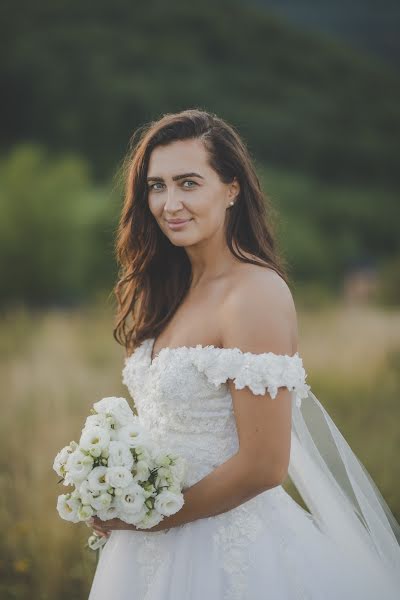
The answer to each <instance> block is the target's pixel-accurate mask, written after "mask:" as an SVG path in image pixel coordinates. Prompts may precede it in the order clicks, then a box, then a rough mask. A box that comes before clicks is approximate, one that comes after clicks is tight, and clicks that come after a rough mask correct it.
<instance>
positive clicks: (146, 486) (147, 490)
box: [141, 481, 157, 498]
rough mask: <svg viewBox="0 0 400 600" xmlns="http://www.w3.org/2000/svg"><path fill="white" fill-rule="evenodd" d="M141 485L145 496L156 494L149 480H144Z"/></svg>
mask: <svg viewBox="0 0 400 600" xmlns="http://www.w3.org/2000/svg"><path fill="white" fill-rule="evenodd" d="M141 487H143V491H144V494H145V496H146V498H150V496H156V494H157V490H156V488H155V487H154V485H153V484H152V483H150V481H146V482H144V483H142V486H141Z"/></svg>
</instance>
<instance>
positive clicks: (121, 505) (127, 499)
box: [115, 483, 146, 514]
mask: <svg viewBox="0 0 400 600" xmlns="http://www.w3.org/2000/svg"><path fill="white" fill-rule="evenodd" d="M145 500H146V496H145V493H144V490H143V488H142V487H141V486H140V485H139V484H137V483H131V484H130V485H129V486H128V487H126V488H124V490H123V494H122V495H121V496H118V498H117V499H116V501H115V504H116V506H117V507H118V509H119V510H120V511H121V513H129V514H132V513H137V512H139V510H141V509H142V507H143V505H144V503H145Z"/></svg>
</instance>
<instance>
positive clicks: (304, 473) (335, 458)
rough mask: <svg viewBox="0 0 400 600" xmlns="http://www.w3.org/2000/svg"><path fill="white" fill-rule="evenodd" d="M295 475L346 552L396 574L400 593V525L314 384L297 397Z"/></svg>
mask: <svg viewBox="0 0 400 600" xmlns="http://www.w3.org/2000/svg"><path fill="white" fill-rule="evenodd" d="M289 476H290V478H291V480H292V482H293V483H294V485H295V486H296V488H297V490H298V492H299V494H300V495H301V497H302V498H303V500H304V502H305V504H306V505H307V507H308V509H309V510H310V512H311V514H312V515H313V517H314V519H315V521H316V523H317V524H318V526H319V528H320V529H321V530H322V531H324V532H325V533H327V534H328V535H329V536H330V537H331V539H333V540H334V541H335V542H336V543H337V544H338V546H340V548H341V550H342V551H343V553H344V554H349V555H350V556H353V557H354V556H355V555H357V556H358V557H359V559H360V563H362V564H363V565H365V566H366V567H367V566H368V565H369V567H370V569H371V570H372V571H373V570H377V575H378V576H379V572H378V571H380V570H382V574H383V575H384V574H385V573H386V574H390V575H391V576H392V577H393V582H394V584H395V585H397V586H398V587H397V589H398V590H399V597H400V545H399V544H400V526H399V524H398V522H397V521H396V519H395V517H394V515H393V513H392V512H391V510H390V508H389V506H388V505H387V503H386V501H385V499H384V498H383V496H382V495H381V493H380V491H379V490H378V488H377V486H376V485H375V483H374V481H373V479H372V478H371V476H370V475H369V473H368V472H367V470H366V468H365V467H364V465H363V464H362V463H361V462H360V460H359V459H358V458H357V456H356V455H355V453H354V452H353V451H352V449H351V448H350V446H349V444H348V443H347V441H346V440H345V438H344V437H343V435H342V434H341V432H340V431H339V429H338V428H337V426H336V425H335V423H334V422H333V420H332V419H331V417H330V416H329V414H328V412H327V411H326V410H325V408H324V407H323V406H322V404H321V403H320V402H319V400H318V398H317V397H316V396H315V395H314V393H313V392H312V391H311V389H309V390H308V392H307V395H306V396H305V397H303V398H302V400H301V402H300V403H299V402H297V403H293V411H292V436H291V455H290V464H289ZM377 558H378V560H377ZM381 568H382V569H381ZM384 576H385V575H384ZM386 576H387V575H386Z"/></svg>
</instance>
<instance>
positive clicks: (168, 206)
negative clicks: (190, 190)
mask: <svg viewBox="0 0 400 600" xmlns="http://www.w3.org/2000/svg"><path fill="white" fill-rule="evenodd" d="M180 208H182V202H181V200H179V191H176V190H174V189H172V188H171V189H169V190H168V194H167V199H166V201H165V204H164V212H165V211H168V212H171V213H173V212H174V211H177V210H179V209H180Z"/></svg>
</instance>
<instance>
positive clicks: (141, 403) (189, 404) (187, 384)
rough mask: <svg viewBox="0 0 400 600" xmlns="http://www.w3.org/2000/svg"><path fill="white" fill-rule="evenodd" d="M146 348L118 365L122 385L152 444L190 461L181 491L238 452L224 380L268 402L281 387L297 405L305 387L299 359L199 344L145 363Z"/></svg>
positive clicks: (149, 341) (169, 350)
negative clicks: (152, 438) (184, 486)
mask: <svg viewBox="0 0 400 600" xmlns="http://www.w3.org/2000/svg"><path fill="white" fill-rule="evenodd" d="M153 345H154V338H148V339H146V340H144V342H142V344H141V345H140V346H138V347H137V348H136V350H135V351H134V352H133V354H132V355H131V356H129V357H128V358H126V359H125V364H124V368H123V371H122V374H123V379H122V380H123V383H124V384H125V385H126V386H127V387H128V389H129V392H130V394H131V395H132V398H133V400H134V403H135V407H136V409H137V412H138V415H139V418H140V420H141V421H142V423H143V425H144V426H145V427H147V428H148V429H149V431H150V432H151V433H152V435H153V436H154V438H155V439H156V441H159V443H160V444H162V445H163V446H165V445H166V446H167V447H169V448H171V450H173V451H175V452H179V453H180V454H181V455H183V456H185V458H187V459H188V460H189V464H190V469H189V473H188V475H187V477H188V479H187V481H186V485H187V486H190V485H193V484H194V483H196V482H197V481H198V480H200V479H201V478H203V477H204V476H205V475H206V474H207V473H209V472H210V471H211V470H212V469H214V468H215V467H216V466H217V465H219V464H221V463H222V462H224V461H226V460H227V459H228V458H229V457H230V456H232V455H233V454H234V453H235V452H236V451H237V449H238V437H237V431H236V422H235V418H234V413H233V407H232V397H231V393H230V391H229V386H228V384H227V380H228V379H232V380H233V382H234V385H235V387H236V388H237V389H243V388H244V387H245V386H248V387H249V389H251V391H252V392H253V393H254V394H257V395H261V394H264V393H265V392H266V391H268V392H269V393H270V395H271V397H272V398H275V397H276V395H277V393H278V388H279V387H280V386H286V387H287V388H288V389H290V390H291V391H292V394H293V395H292V399H293V401H294V402H296V404H297V405H298V406H299V405H300V403H301V399H302V398H304V397H305V396H306V395H307V392H308V390H309V389H310V386H308V385H307V384H306V382H305V380H306V373H305V370H304V368H303V363H302V359H301V358H300V356H299V354H298V353H296V354H294V355H292V356H290V355H284V354H274V353H272V352H264V353H260V354H254V353H251V352H242V351H241V350H240V349H239V348H218V347H215V346H212V345H210V346H201V345H200V344H198V345H197V346H193V347H188V346H181V347H178V348H163V349H162V350H160V352H159V353H158V355H157V356H156V357H155V358H154V359H153V360H151V353H152V349H153Z"/></svg>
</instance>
